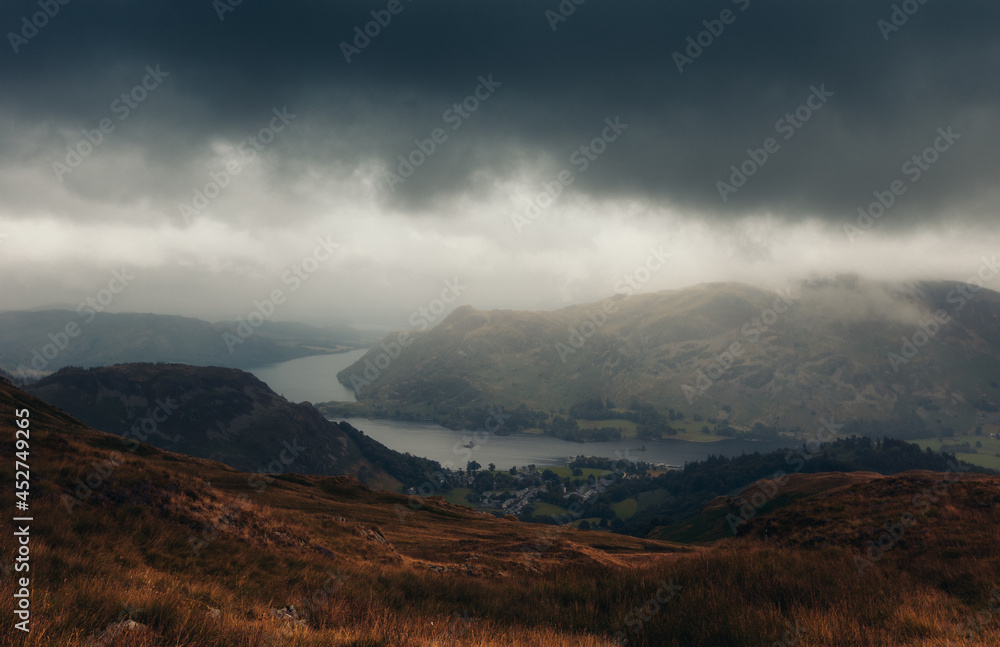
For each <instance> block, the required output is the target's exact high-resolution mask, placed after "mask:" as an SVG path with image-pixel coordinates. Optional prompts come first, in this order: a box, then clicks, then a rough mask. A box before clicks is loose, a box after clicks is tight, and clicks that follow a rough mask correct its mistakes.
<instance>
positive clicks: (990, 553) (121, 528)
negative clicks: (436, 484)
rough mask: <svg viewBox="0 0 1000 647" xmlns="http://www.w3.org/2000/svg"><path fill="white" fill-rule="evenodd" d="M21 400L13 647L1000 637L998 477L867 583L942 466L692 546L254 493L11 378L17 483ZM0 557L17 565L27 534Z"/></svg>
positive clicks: (461, 513) (340, 499)
mask: <svg viewBox="0 0 1000 647" xmlns="http://www.w3.org/2000/svg"><path fill="white" fill-rule="evenodd" d="M22 407H27V408H28V409H30V411H31V421H32V435H31V443H32V456H31V464H32V468H33V469H32V473H31V477H32V484H33V489H32V494H31V514H32V515H33V516H34V519H35V521H34V523H33V524H32V543H31V547H32V554H31V558H32V571H31V575H32V586H33V597H32V624H31V627H32V631H31V634H30V636H29V635H25V634H24V633H23V632H20V631H16V630H14V628H13V618H12V616H11V615H10V614H9V613H6V612H5V613H4V615H3V617H2V620H0V647H8V646H10V647H13V646H22V645H38V646H44V647H48V646H58V645H69V646H80V647H83V646H84V645H88V644H95V643H94V642H93V639H94V638H95V637H96V636H98V635H100V634H101V633H102V632H103V631H104V630H105V629H106V628H107V627H108V626H109V625H110V624H111V623H113V622H115V621H116V620H118V619H122V618H131V619H133V620H135V621H137V622H140V623H142V624H144V625H146V626H147V629H146V630H144V631H136V632H132V633H128V634H123V636H122V637H119V638H117V639H116V640H115V641H114V642H113V643H112V644H114V645H116V646H117V645H120V646H125V647H180V646H190V647H217V646H219V647H221V646H238V647H256V646H258V645H273V646H276V647H277V646H284V647H320V646H323V647H326V646H330V647H347V646H353V647H376V646H385V647H418V646H419V647H426V646H427V645H442V646H443V645H455V646H458V645H468V646H472V647H494V646H496V647H500V646H503V647H508V646H512V645H524V646H533V647H534V646H539V645H544V646H549V645H552V646H555V645H565V646H567V647H570V646H572V647H577V646H599V645H600V646H604V645H613V644H616V643H615V639H614V635H615V633H616V632H623V634H624V635H625V636H626V637H627V638H628V644H629V645H640V646H653V645H657V646H658V645H664V646H666V645H678V646H680V645H706V646H726V645H772V644H774V643H776V642H781V641H782V640H783V638H786V637H787V636H786V632H787V631H788V628H787V625H786V623H791V624H793V625H795V624H797V625H798V627H800V628H801V629H802V634H801V636H799V637H798V638H797V642H795V643H794V644H797V645H824V646H825V645H844V646H848V645H849V646H856V645H862V646H868V645H870V646H876V645H879V646H883V645H884V646H889V645H920V646H925V647H930V646H940V647H944V646H945V645H1000V616H998V614H993V620H992V621H991V622H988V623H985V626H984V630H983V631H982V633H980V634H978V635H977V636H975V638H974V639H972V640H964V639H963V638H962V634H963V628H962V627H963V624H962V623H964V622H966V621H968V620H970V619H973V618H974V617H975V614H976V613H977V612H980V611H982V610H984V609H986V608H987V605H988V604H989V597H990V593H991V590H993V589H997V588H1000V577H998V575H1000V536H998V535H1000V532H998V529H1000V479H997V478H994V477H983V476H979V477H971V476H963V477H962V479H961V481H960V482H958V483H954V484H951V485H950V486H949V491H948V495H947V497H944V498H942V499H941V500H940V501H939V503H938V504H936V505H935V506H934V507H932V508H931V509H930V510H928V511H926V512H921V513H916V518H918V523H917V524H916V525H915V526H913V527H912V528H910V529H907V531H906V534H905V535H904V536H903V538H902V540H901V541H900V542H898V543H897V544H896V545H894V546H893V547H891V548H889V549H888V550H887V551H886V552H885V554H884V555H883V556H882V557H881V559H879V560H878V561H876V562H873V563H872V564H871V565H870V566H868V567H867V568H866V569H865V571H864V573H863V574H860V573H859V572H858V568H857V567H856V564H855V557H856V556H862V555H864V550H865V548H866V544H865V542H866V541H867V540H869V539H872V540H877V539H878V537H879V535H880V534H882V533H883V532H884V529H882V527H883V526H884V524H885V523H887V522H891V521H894V520H898V519H899V517H900V515H901V514H902V513H904V512H907V511H912V510H913V507H914V506H913V503H912V497H913V495H914V494H915V493H920V492H921V491H922V490H923V488H925V487H927V486H929V485H933V484H934V483H938V482H941V480H942V479H943V478H944V477H945V475H942V474H930V473H908V474H904V475H901V476H897V477H876V476H874V475H870V476H869V477H867V478H861V479H858V478H854V479H849V480H848V481H847V482H845V481H844V480H842V479H841V480H837V479H834V480H833V483H834V485H833V486H832V487H831V488H829V489H826V490H823V491H822V492H820V493H818V494H814V495H812V496H809V497H806V498H803V499H800V500H798V501H797V502H795V503H793V504H791V505H788V506H786V507H783V508H779V509H778V510H776V511H774V512H771V513H769V514H767V515H762V516H761V517H760V518H756V519H754V520H753V521H752V522H750V523H749V524H747V525H746V526H745V528H746V532H745V533H744V534H743V535H742V536H741V537H739V538H733V539H724V540H721V541H718V542H716V543H714V544H712V545H710V546H685V545H681V544H676V543H670V542H662V541H654V540H644V539H636V538H631V537H624V536H618V535H613V534H607V533H601V532H580V531H577V530H575V529H572V528H558V529H557V528H555V527H546V526H539V525H529V524H523V523H519V522H515V521H509V520H499V519H494V518H492V517H489V516H485V515H480V514H477V513H474V512H472V511H470V510H466V509H464V508H459V507H456V506H452V505H449V504H447V503H445V502H443V501H441V500H439V499H437V500H432V501H427V502H425V504H424V505H423V506H422V507H420V508H419V509H417V510H414V511H410V509H409V507H408V505H407V504H408V501H407V499H406V498H405V497H403V496H401V495H396V494H390V493H384V492H373V491H370V490H368V489H367V488H365V487H364V486H363V485H361V484H360V483H359V482H357V481H356V480H354V479H351V478H347V477H332V478H331V477H309V476H298V475H294V476H289V477H286V478H282V479H277V480H275V481H274V482H273V483H271V484H270V485H269V486H268V487H267V488H266V489H265V490H264V491H262V492H258V491H256V490H254V489H251V488H249V487H247V475H246V474H243V473H240V472H237V471H235V470H232V469H230V468H227V467H225V466H223V465H221V464H219V463H214V462H211V461H206V460H200V459H193V458H188V457H185V456H180V455H177V454H171V453H168V452H162V451H159V450H154V449H151V448H144V449H143V450H142V451H141V452H139V453H141V454H144V455H141V456H140V455H137V454H131V453H128V452H127V451H125V448H124V446H123V445H122V444H121V442H120V441H119V439H118V438H117V437H114V436H109V435H107V434H103V433H100V432H96V431H93V430H90V429H87V428H85V427H83V426H82V425H81V424H80V423H78V422H76V421H75V420H73V419H72V418H70V417H68V416H66V415H65V414H62V413H61V412H58V411H57V410H53V409H51V408H50V407H48V406H47V405H45V404H43V403H42V402H40V401H38V400H35V399H34V398H32V397H31V396H28V395H26V394H23V393H21V392H19V391H17V390H16V389H14V388H12V387H10V386H8V385H6V384H3V385H0V411H2V412H3V413H2V421H3V422H2V428H3V434H4V436H3V438H4V441H3V456H2V468H0V473H2V475H3V483H5V484H10V483H11V482H12V480H13V474H12V471H13V470H12V467H13V455H12V451H13V450H12V443H11V439H12V438H13V435H14V432H13V427H12V425H11V421H12V420H13V419H14V414H13V412H14V409H15V408H22ZM113 451H119V452H122V453H123V454H124V458H123V460H122V461H121V464H120V465H118V466H117V467H116V468H115V470H114V473H113V474H112V475H111V476H110V478H109V479H108V482H106V483H103V484H101V485H100V486H99V487H97V488H96V489H95V491H94V493H93V494H92V495H91V496H90V497H89V498H88V500H87V501H85V502H83V503H80V504H79V505H77V506H76V507H75V508H74V510H73V512H72V513H70V512H67V510H66V508H65V507H64V505H63V504H62V503H61V500H60V497H61V496H62V495H63V494H64V493H67V492H70V491H71V490H72V489H73V487H74V486H73V482H74V481H75V479H76V478H78V477H86V475H87V474H88V473H90V472H91V471H92V470H93V468H92V467H90V463H91V462H94V461H96V462H103V461H104V460H106V459H107V457H108V456H109V454H110V453H111V452H113ZM806 481H808V479H803V481H802V482H803V483H805V482H806ZM812 485H815V484H814V483H813V484H812ZM8 487H9V486H8ZM788 487H790V488H794V487H797V485H796V483H795V482H791V483H790V484H789V486H788ZM7 491H8V492H9V491H10V490H7ZM242 494H245V495H246V497H245V498H241V496H240V495H242ZM4 499H5V500H6V501H8V502H9V501H10V496H9V495H6V494H5V496H4ZM5 505H9V503H7V504H5ZM404 510H405V511H406V512H401V511H404ZM206 527H207V528H214V530H212V531H211V532H210V533H209V534H212V532H215V533H217V537H216V538H215V539H214V540H213V541H210V542H208V543H207V545H205V546H204V547H202V548H201V550H199V551H197V552H196V551H195V550H194V549H193V548H192V546H191V541H190V540H191V538H192V537H194V538H196V539H205V536H204V534H203V530H204V529H205V528H206ZM546 531H550V532H551V533H552V534H551V535H550V538H549V539H548V540H545V541H543V540H542V538H544V537H545V536H546V535H545V533H546ZM0 545H2V554H3V556H4V557H3V559H4V560H5V566H7V565H9V564H8V563H7V562H8V561H9V556H10V555H12V554H13V550H14V544H13V537H12V535H11V533H10V532H4V533H3V535H2V538H0ZM533 548H534V549H538V550H540V552H526V551H532V550H533ZM12 575H20V574H16V573H14V574H12V573H10V572H9V571H7V570H5V571H4V576H3V580H2V587H0V596H2V598H3V599H4V600H6V601H7V602H5V605H6V604H9V601H10V600H11V599H12V596H13V593H14V590H15V584H14V580H13V579H12V577H11V576H12ZM661 581H662V582H672V583H674V584H676V585H679V586H680V587H681V589H680V590H679V591H677V592H676V594H675V595H674V596H673V597H672V599H669V601H667V602H664V603H663V604H662V605H660V608H659V609H658V610H656V612H655V613H652V614H651V616H650V617H649V618H648V620H645V621H644V622H643V625H642V627H641V629H640V630H639V631H638V632H636V633H633V632H632V628H633V627H636V626H637V623H636V622H635V621H634V617H635V616H630V615H629V614H631V613H633V611H634V610H636V609H637V608H640V607H642V606H643V605H645V604H646V602H647V601H648V600H650V599H653V598H654V596H656V595H657V591H658V589H659V588H660V586H661V584H660V582H661ZM324 588H325V589H326V590H327V591H329V593H328V594H325V595H324V594H318V592H322V591H323V590H324ZM661 592H662V591H661ZM668 595H669V594H668ZM663 599H665V598H663ZM657 604H658V603H657ZM285 605H295V606H296V607H297V608H299V609H300V610H303V611H304V610H306V609H308V613H307V615H308V621H307V622H306V623H305V626H298V625H296V624H294V623H292V622H289V621H287V620H278V619H275V618H272V616H271V613H270V610H271V609H272V608H275V607H284V606H285ZM655 606H656V604H652V603H651V604H650V605H649V606H648V607H647V608H648V609H650V610H653V609H654V607H655ZM5 608H8V607H5ZM210 609H218V610H219V611H220V613H219V616H218V617H217V618H215V617H212V616H211V615H210V613H209V610H210ZM791 635H792V636H794V634H791ZM791 640H792V641H794V640H796V639H795V638H791ZM784 644H792V643H791V642H790V641H789V640H786V642H785V643H784Z"/></svg>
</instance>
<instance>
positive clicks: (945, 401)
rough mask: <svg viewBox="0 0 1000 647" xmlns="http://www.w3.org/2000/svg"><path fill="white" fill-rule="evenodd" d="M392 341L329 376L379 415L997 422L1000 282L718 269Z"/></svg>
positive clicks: (742, 422) (476, 318)
mask: <svg viewBox="0 0 1000 647" xmlns="http://www.w3.org/2000/svg"><path fill="white" fill-rule="evenodd" d="M935 318H937V321H935ZM942 322H943V323H942ZM399 339H400V337H399V335H396V334H393V335H390V336H389V337H387V338H386V340H385V341H383V343H382V344H381V345H379V346H376V347H374V348H373V349H371V350H370V351H369V352H368V353H367V354H366V355H365V357H363V358H362V359H361V360H359V361H358V362H357V363H356V364H354V365H353V366H351V367H349V368H347V369H345V370H344V371H343V372H341V373H340V374H339V376H338V378H339V379H340V381H341V382H342V383H343V384H345V385H347V386H350V387H353V388H355V390H356V392H357V395H358V399H359V401H360V402H361V403H362V405H361V406H362V407H364V406H367V407H369V410H372V408H377V410H378V411H379V412H380V413H381V414H382V415H389V416H393V415H397V416H402V417H417V418H421V419H434V420H444V419H445V418H446V417H447V416H449V415H451V414H452V412H454V411H455V410H456V409H458V408H461V407H480V408H482V407H489V406H498V405H499V406H503V407H504V408H505V409H513V408H516V407H519V406H521V405H524V406H525V407H527V408H528V409H530V410H537V411H543V412H550V413H560V412H561V413H566V412H568V411H569V409H570V408H571V407H573V406H574V405H580V404H581V403H584V402H586V401H587V400H588V399H598V400H600V401H602V402H608V401H610V402H612V403H614V406H615V407H617V408H619V409H621V408H623V407H628V406H630V404H633V403H635V402H637V401H638V402H641V403H648V404H649V405H652V406H653V407H654V408H655V409H656V410H657V411H659V412H661V413H666V412H667V411H668V410H670V409H674V410H676V411H678V412H682V413H683V414H685V418H686V420H687V421H688V423H685V424H688V425H689V424H690V421H691V420H692V419H699V420H700V419H705V420H708V419H712V420H715V421H719V420H723V421H726V422H728V423H729V424H731V425H733V426H736V427H743V428H750V427H752V426H753V425H754V423H757V422H759V423H762V424H764V425H767V426H770V427H776V428H785V429H787V428H792V427H795V426H799V427H801V428H803V429H805V428H811V427H813V426H815V425H816V424H817V422H816V421H817V419H818V417H822V416H831V415H833V416H835V417H836V419H838V420H891V419H900V418H904V417H905V418H913V416H914V415H916V416H919V417H920V419H921V420H922V421H923V423H924V424H925V425H926V427H927V430H928V432H927V433H928V435H930V436H934V435H936V434H939V433H945V434H949V433H951V432H952V431H955V432H956V433H958V434H963V433H971V432H972V430H973V429H974V428H975V427H977V426H979V427H985V428H986V430H987V431H989V430H990V429H1000V427H998V426H997V425H1000V416H998V415H997V402H998V401H1000V390H998V388H997V384H996V380H997V379H1000V294H997V293H996V292H991V291H988V290H982V291H979V292H977V293H974V294H973V293H970V292H967V286H964V285H963V284H948V283H923V284H918V285H909V286H896V285H887V284H877V283H869V282H865V281H862V280H860V279H855V278H851V277H842V278H839V279H837V280H832V281H816V282H811V283H802V284H799V285H797V286H793V287H792V288H791V290H790V291H788V290H783V291H782V292H781V293H774V292H768V291H766V290H762V289H758V288H754V287H750V286H746V285H740V284H732V283H725V284H719V283H716V284H703V285H698V286H695V287H692V288H686V289H682V290H674V291H665V292H658V293H654V294H637V295H632V296H630V295H625V294H617V295H615V296H613V297H611V298H609V299H607V300H605V301H603V302H598V303H592V304H586V305H577V306H572V307H568V308H563V309H561V310H556V311H553V312H515V311H509V310H493V311H489V312H486V311H480V310H476V309H474V308H472V307H469V306H463V307H461V308H458V309H456V310H455V311H454V312H452V313H451V314H450V315H449V316H448V317H447V318H446V319H445V320H444V321H442V322H441V323H440V324H439V325H438V326H436V327H435V328H432V329H431V330H429V331H426V332H422V333H411V334H409V335H407V336H405V337H404V338H402V339H403V341H404V342H405V343H404V344H403V345H400V344H398V340H399ZM904 339H905V340H908V341H906V345H904ZM910 344H914V345H912V346H911V345H910ZM911 351H912V352H911ZM695 416H697V418H695ZM609 417H612V416H609ZM699 427H700V425H695V428H694V429H690V431H695V430H696V429H697V428H699Z"/></svg>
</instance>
